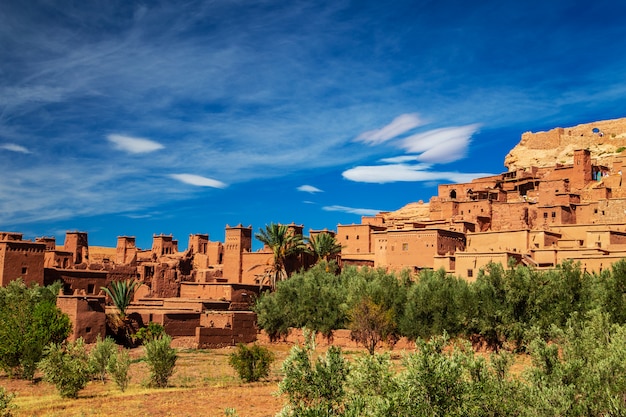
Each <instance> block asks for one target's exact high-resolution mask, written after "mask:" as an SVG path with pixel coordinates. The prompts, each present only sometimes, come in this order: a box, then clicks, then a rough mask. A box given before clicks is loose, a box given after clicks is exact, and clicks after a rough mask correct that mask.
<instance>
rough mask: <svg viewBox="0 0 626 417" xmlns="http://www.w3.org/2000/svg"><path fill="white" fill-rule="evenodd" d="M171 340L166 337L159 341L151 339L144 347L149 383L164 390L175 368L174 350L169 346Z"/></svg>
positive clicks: (175, 357) (175, 356)
mask: <svg viewBox="0 0 626 417" xmlns="http://www.w3.org/2000/svg"><path fill="white" fill-rule="evenodd" d="M171 342H172V338H171V337H169V336H168V335H165V336H163V337H161V338H160V339H153V340H150V341H148V342H147V343H146V344H145V345H144V349H145V352H146V357H145V359H144V360H145V361H146V362H147V364H148V368H149V369H150V382H151V384H152V385H154V386H156V387H159V388H164V387H166V386H167V382H168V381H169V379H170V377H171V376H172V374H173V373H174V366H176V359H177V358H178V356H177V355H176V349H173V348H172V347H171V346H170V343H171Z"/></svg>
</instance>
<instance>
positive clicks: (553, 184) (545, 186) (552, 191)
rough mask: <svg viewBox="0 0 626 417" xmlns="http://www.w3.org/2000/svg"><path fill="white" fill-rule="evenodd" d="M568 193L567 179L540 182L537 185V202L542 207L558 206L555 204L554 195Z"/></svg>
mask: <svg viewBox="0 0 626 417" xmlns="http://www.w3.org/2000/svg"><path fill="white" fill-rule="evenodd" d="M569 192H570V186H569V179H568V178H560V179H550V180H545V181H541V182H540V183H539V187H538V188H537V193H538V197H539V200H538V202H539V203H540V204H544V205H554V204H558V203H557V202H556V198H557V197H556V195H557V194H564V193H569Z"/></svg>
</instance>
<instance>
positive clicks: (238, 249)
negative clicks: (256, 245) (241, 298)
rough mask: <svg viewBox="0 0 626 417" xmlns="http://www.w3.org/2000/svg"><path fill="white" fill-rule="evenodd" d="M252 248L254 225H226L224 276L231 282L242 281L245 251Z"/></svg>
mask: <svg viewBox="0 0 626 417" xmlns="http://www.w3.org/2000/svg"><path fill="white" fill-rule="evenodd" d="M251 250H252V227H251V226H249V227H244V226H242V225H241V224H240V225H238V226H234V227H231V226H228V225H227V226H226V233H225V239H224V256H223V261H224V266H223V272H224V278H226V279H228V281H229V282H239V283H241V282H242V278H243V258H242V255H243V253H244V252H250V251H251Z"/></svg>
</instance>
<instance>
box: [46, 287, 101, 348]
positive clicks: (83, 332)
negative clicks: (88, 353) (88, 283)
mask: <svg viewBox="0 0 626 417" xmlns="http://www.w3.org/2000/svg"><path fill="white" fill-rule="evenodd" d="M104 303H105V297H104V296H90V295H86V294H76V295H63V294H59V296H58V297H57V307H59V309H60V310H61V311H62V312H64V313H65V314H67V315H68V316H69V318H70V321H71V322H72V333H71V334H70V336H69V337H68V340H70V341H75V340H76V339H78V338H80V337H82V338H83V340H84V341H85V343H95V342H96V340H97V337H98V336H100V338H102V339H104V337H105V335H106V314H105V304H104Z"/></svg>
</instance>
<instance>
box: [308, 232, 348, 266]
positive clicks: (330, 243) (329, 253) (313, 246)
mask: <svg viewBox="0 0 626 417" xmlns="http://www.w3.org/2000/svg"><path fill="white" fill-rule="evenodd" d="M308 243H309V248H308V250H307V252H309V253H311V254H312V255H314V256H315V258H316V259H317V261H318V262H319V261H321V260H324V261H326V262H330V260H331V259H332V258H333V257H335V256H336V255H338V254H339V253H341V245H340V244H339V243H337V239H336V238H335V236H333V235H332V234H330V233H318V234H317V235H314V236H311V237H309V238H308Z"/></svg>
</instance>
